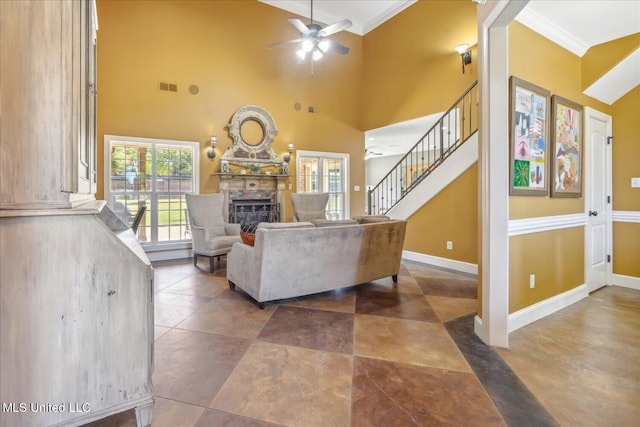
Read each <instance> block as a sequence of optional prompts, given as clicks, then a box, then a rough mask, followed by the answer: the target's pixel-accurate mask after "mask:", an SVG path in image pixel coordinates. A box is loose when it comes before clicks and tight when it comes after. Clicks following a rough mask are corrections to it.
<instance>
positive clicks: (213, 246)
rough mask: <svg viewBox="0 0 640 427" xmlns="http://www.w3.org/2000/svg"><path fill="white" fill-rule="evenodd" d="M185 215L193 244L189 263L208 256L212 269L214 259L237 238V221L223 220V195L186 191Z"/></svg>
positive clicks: (194, 263) (225, 251)
mask: <svg viewBox="0 0 640 427" xmlns="http://www.w3.org/2000/svg"><path fill="white" fill-rule="evenodd" d="M185 197H186V199H187V218H188V220H189V227H190V229H191V240H192V244H193V265H194V266H195V265H197V264H198V257H199V256H203V257H207V258H209V270H210V271H211V272H212V273H213V269H214V259H215V258H218V260H220V256H222V255H226V254H227V253H228V252H229V251H230V250H231V246H233V244H234V243H235V242H240V224H229V223H226V222H224V213H223V212H224V209H225V208H226V206H225V205H224V195H223V194H220V193H216V194H186V195H185Z"/></svg>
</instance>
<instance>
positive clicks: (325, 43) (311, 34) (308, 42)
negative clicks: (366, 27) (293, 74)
mask: <svg viewBox="0 0 640 427" xmlns="http://www.w3.org/2000/svg"><path fill="white" fill-rule="evenodd" d="M289 22H290V23H291V25H293V26H294V27H296V29H297V30H298V31H300V37H298V38H297V39H293V40H287V41H284V42H280V43H274V44H270V45H269V47H270V48H272V47H277V46H281V45H284V44H295V43H299V44H300V49H298V50H297V51H296V54H297V55H298V57H299V58H300V60H301V61H304V60H305V59H306V58H307V56H308V55H310V56H311V58H312V59H313V60H314V61H317V60H319V59H320V58H322V57H323V56H324V54H325V53H327V52H328V51H329V50H333V51H334V52H337V53H339V54H341V55H346V54H347V53H349V48H348V47H346V46H342V45H341V44H338V43H336V42H334V41H333V40H329V39H328V37H329V36H331V35H333V34H336V33H338V32H340V31H343V30H346V29H347V28H349V27H351V25H352V22H351V21H350V20H349V19H343V20H341V21H338V22H336V23H335V24H332V25H329V26H327V27H324V28H323V27H322V26H320V25H318V24H316V23H314V22H313V0H311V23H310V24H304V23H303V22H302V21H301V20H299V19H297V18H289Z"/></svg>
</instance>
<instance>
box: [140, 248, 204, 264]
mask: <svg viewBox="0 0 640 427" xmlns="http://www.w3.org/2000/svg"><path fill="white" fill-rule="evenodd" d="M192 257H193V252H191V249H173V250H168V251H155V252H147V258H149V261H151V262H155V261H172V260H175V259H184V258H192Z"/></svg>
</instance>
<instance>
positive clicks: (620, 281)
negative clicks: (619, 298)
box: [611, 274, 640, 291]
mask: <svg viewBox="0 0 640 427" xmlns="http://www.w3.org/2000/svg"><path fill="white" fill-rule="evenodd" d="M611 284H612V285H616V286H622V287H624V288H631V289H636V290H639V291H640V277H633V276H624V275H622V274H612V275H611Z"/></svg>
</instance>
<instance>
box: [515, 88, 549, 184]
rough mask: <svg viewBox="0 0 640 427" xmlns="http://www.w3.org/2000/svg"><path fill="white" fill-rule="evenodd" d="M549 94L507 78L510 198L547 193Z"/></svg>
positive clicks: (541, 89) (544, 90) (543, 90)
mask: <svg viewBox="0 0 640 427" xmlns="http://www.w3.org/2000/svg"><path fill="white" fill-rule="evenodd" d="M549 95H550V93H549V91H548V90H546V89H543V88H541V87H538V86H536V85H533V84H531V83H528V82H525V81H524V80H521V79H519V78H517V77H514V76H511V79H510V100H511V105H510V110H509V146H510V155H511V157H510V168H509V169H510V177H509V178H510V180H511V182H510V184H509V194H510V195H512V196H546V195H547V194H549V177H548V170H549V169H548V165H549V162H548V159H547V158H548V153H549V150H548V147H547V142H548V140H549V125H548V123H549Z"/></svg>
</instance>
